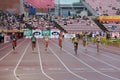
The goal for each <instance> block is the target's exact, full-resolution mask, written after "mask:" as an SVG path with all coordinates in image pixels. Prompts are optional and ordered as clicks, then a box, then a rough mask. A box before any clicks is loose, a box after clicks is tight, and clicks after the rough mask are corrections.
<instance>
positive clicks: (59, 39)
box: [58, 34, 63, 49]
mask: <svg viewBox="0 0 120 80" xmlns="http://www.w3.org/2000/svg"><path fill="white" fill-rule="evenodd" d="M62 40H63V36H62V34H59V37H58V41H59V46H60V49H62Z"/></svg>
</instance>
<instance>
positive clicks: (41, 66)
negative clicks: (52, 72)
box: [37, 41, 54, 80]
mask: <svg viewBox="0 0 120 80" xmlns="http://www.w3.org/2000/svg"><path fill="white" fill-rule="evenodd" d="M37 44H38V41H37ZM38 53H39V54H38V57H39V61H40V68H41V71H42V73H43V74H44V75H45V76H46V77H47V78H48V79H50V80H54V79H53V78H52V77H50V76H48V75H47V74H46V73H45V72H44V70H43V65H42V59H41V55H40V54H41V51H40V48H39V44H38Z"/></svg>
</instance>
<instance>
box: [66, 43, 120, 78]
mask: <svg viewBox="0 0 120 80" xmlns="http://www.w3.org/2000/svg"><path fill="white" fill-rule="evenodd" d="M71 45H72V44H71V43H69V46H71ZM68 48H71V47H68ZM71 49H72V48H71ZM89 50H90V51H89ZM91 51H92V52H91ZM94 51H95V48H93V49H89V47H88V50H87V51H85V50H84V48H83V47H82V46H81V45H79V53H80V56H81V54H82V55H86V56H89V57H91V58H93V59H94V60H97V61H99V62H102V63H104V64H106V65H107V66H111V68H109V67H107V66H104V67H103V65H99V64H96V65H97V66H96V67H97V68H98V70H101V71H102V72H103V73H105V74H107V75H110V76H113V77H116V78H118V80H119V79H120V77H119V74H120V71H119V69H120V68H119V67H117V65H120V64H119V62H116V61H114V60H111V59H110V58H108V57H104V56H100V55H98V54H97V53H96V51H95V52H94ZM88 52H89V53H88ZM86 53H87V54H86ZM91 54H94V55H95V56H93V55H91ZM100 54H103V53H100ZM81 58H82V57H81ZM105 60H107V61H109V62H112V63H114V64H110V63H108V62H107V61H105ZM87 61H89V60H87ZM97 61H95V62H97ZM116 63H117V64H116ZM98 65H99V66H98ZM100 66H102V67H103V68H100V69H99V67H100ZM109 72H110V73H109Z"/></svg>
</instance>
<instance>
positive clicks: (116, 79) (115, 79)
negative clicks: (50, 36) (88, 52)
mask: <svg viewBox="0 0 120 80" xmlns="http://www.w3.org/2000/svg"><path fill="white" fill-rule="evenodd" d="M52 43H53V42H52ZM53 44H54V45H55V46H57V47H59V46H58V45H56V44H55V43H53ZM70 48H71V47H70ZM62 50H63V51H65V52H66V53H67V54H69V55H71V56H72V57H74V58H75V59H76V60H78V61H79V62H81V63H83V64H84V65H86V66H88V67H89V68H91V69H92V70H94V71H95V72H97V73H99V74H101V75H103V76H106V77H108V78H111V79H114V80H120V79H118V78H115V77H112V76H109V75H107V74H104V73H102V72H100V71H99V70H97V69H95V68H93V67H92V66H90V65H89V64H87V63H85V62H84V61H83V60H81V59H79V58H77V57H75V56H74V55H72V54H71V53H70V52H68V51H67V50H65V49H64V48H63V49H62Z"/></svg>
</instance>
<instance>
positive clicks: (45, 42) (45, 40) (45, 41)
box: [43, 34, 49, 51]
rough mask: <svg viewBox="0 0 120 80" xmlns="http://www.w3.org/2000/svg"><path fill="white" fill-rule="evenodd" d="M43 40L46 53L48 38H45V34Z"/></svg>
mask: <svg viewBox="0 0 120 80" xmlns="http://www.w3.org/2000/svg"><path fill="white" fill-rule="evenodd" d="M43 38H44V44H45V51H47V48H48V43H49V37H48V36H47V34H45V36H44V37H43Z"/></svg>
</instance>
